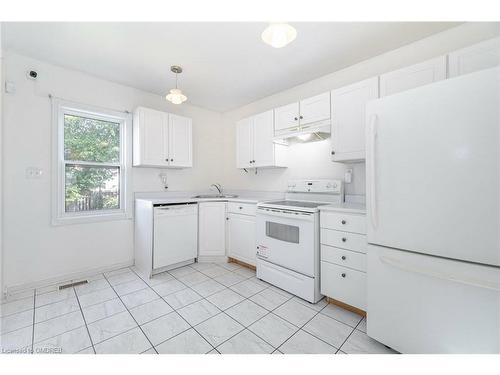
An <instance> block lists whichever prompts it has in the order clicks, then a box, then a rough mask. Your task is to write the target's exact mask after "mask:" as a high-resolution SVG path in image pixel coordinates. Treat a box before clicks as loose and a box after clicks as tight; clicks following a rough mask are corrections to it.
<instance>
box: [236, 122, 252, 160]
mask: <svg viewBox="0 0 500 375" xmlns="http://www.w3.org/2000/svg"><path fill="white" fill-rule="evenodd" d="M253 153H254V146H253V118H252V117H249V118H245V119H243V120H240V121H238V122H237V123H236V166H237V167H238V168H250V167H251V166H252V164H253V162H252V161H253Z"/></svg>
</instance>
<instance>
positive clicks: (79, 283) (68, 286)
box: [59, 280, 89, 290]
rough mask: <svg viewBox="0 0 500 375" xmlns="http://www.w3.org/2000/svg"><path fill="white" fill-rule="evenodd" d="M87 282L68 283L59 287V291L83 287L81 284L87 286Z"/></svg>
mask: <svg viewBox="0 0 500 375" xmlns="http://www.w3.org/2000/svg"><path fill="white" fill-rule="evenodd" d="M88 282H89V281H88V280H81V281H75V282H74V283H69V284H65V285H59V290H61V289H67V288H72V287H74V286H77V285H83V284H88Z"/></svg>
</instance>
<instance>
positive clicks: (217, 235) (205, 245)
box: [198, 202, 226, 256]
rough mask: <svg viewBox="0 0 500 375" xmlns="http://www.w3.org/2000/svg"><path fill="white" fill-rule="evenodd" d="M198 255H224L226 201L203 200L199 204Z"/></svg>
mask: <svg viewBox="0 0 500 375" xmlns="http://www.w3.org/2000/svg"><path fill="white" fill-rule="evenodd" d="M198 218H199V234H200V237H199V245H198V252H199V254H198V255H200V256H224V255H225V254H226V231H225V230H226V203H225V202H205V203H200V204H199V215H198Z"/></svg>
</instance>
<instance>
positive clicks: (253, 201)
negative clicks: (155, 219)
mask: <svg viewBox="0 0 500 375" xmlns="http://www.w3.org/2000/svg"><path fill="white" fill-rule="evenodd" d="M136 200H142V201H147V202H151V204H153V205H155V204H172V203H193V202H196V203H198V202H239V203H250V204H257V202H260V201H262V198H257V197H246V196H245V197H236V198H192V197H172V198H167V197H166V198H137V199H136Z"/></svg>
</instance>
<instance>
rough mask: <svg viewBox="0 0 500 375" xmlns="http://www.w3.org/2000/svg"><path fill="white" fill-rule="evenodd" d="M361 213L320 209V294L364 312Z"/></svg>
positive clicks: (364, 265)
mask: <svg viewBox="0 0 500 375" xmlns="http://www.w3.org/2000/svg"><path fill="white" fill-rule="evenodd" d="M365 218H366V217H365V215H364V214H363V213H346V212H336V211H321V213H320V223H321V224H320V225H321V236H320V238H321V256H320V259H321V294H324V295H325V296H327V297H330V298H332V299H334V300H337V301H339V302H342V303H345V304H347V305H350V306H353V307H356V308H358V309H361V310H365V311H366V248H367V243H366V236H365V234H364V231H365V228H366V226H365V223H364V221H365Z"/></svg>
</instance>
